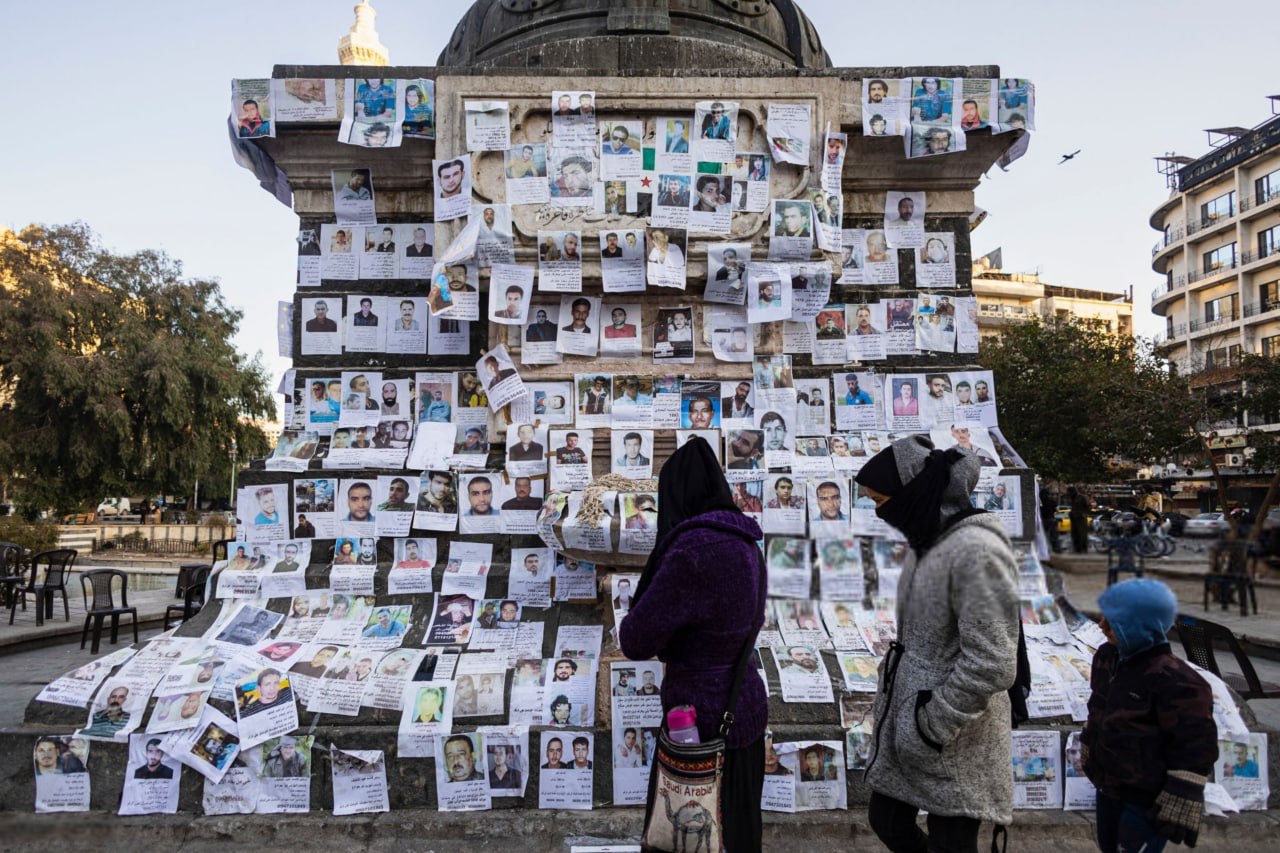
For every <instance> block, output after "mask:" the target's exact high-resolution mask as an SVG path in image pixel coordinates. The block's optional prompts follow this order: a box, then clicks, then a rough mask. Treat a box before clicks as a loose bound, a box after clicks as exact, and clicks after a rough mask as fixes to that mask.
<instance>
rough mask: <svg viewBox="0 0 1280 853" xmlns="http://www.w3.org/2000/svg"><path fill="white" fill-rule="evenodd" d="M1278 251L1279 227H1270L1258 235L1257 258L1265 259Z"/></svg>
mask: <svg viewBox="0 0 1280 853" xmlns="http://www.w3.org/2000/svg"><path fill="white" fill-rule="evenodd" d="M1278 250H1280V225H1272V226H1271V227H1270V228H1268V229H1267V230H1266V231H1263V232H1262V233H1261V234H1259V235H1258V257H1259V258H1267V257H1270V256H1271V255H1274V254H1275V253H1276V252H1277V251H1278Z"/></svg>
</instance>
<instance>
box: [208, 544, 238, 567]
mask: <svg viewBox="0 0 1280 853" xmlns="http://www.w3.org/2000/svg"><path fill="white" fill-rule="evenodd" d="M235 541H236V540H234V539H222V540H220V541H218V542H214V543H213V562H215V563H217V562H219V561H221V562H224V563H225V562H226V561H227V551H228V550H229V546H230V545H231V543H233V542H235Z"/></svg>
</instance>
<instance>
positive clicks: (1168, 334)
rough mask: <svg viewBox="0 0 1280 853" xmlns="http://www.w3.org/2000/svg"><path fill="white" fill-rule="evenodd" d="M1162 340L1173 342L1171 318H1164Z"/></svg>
mask: <svg viewBox="0 0 1280 853" xmlns="http://www.w3.org/2000/svg"><path fill="white" fill-rule="evenodd" d="M1164 338H1165V340H1167V341H1168V340H1173V318H1172V317H1165V318H1164Z"/></svg>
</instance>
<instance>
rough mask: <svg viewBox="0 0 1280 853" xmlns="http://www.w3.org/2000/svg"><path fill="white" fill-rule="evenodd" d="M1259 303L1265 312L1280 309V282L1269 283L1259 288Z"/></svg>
mask: <svg viewBox="0 0 1280 853" xmlns="http://www.w3.org/2000/svg"><path fill="white" fill-rule="evenodd" d="M1258 302H1259V303H1261V305H1262V310H1263V311H1270V310H1272V309H1274V308H1280V281H1269V282H1267V283H1266V284H1262V285H1259V286H1258Z"/></svg>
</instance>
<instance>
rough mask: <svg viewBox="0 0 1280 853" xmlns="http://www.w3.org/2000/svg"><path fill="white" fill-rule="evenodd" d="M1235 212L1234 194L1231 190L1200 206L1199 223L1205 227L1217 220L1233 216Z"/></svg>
mask: <svg viewBox="0 0 1280 853" xmlns="http://www.w3.org/2000/svg"><path fill="white" fill-rule="evenodd" d="M1235 212H1236V192H1235V190H1232V191H1231V192H1229V193H1224V194H1222V195H1220V196H1218V197H1217V198H1215V199H1212V200H1211V201H1206V202H1205V203H1204V204H1202V205H1200V221H1201V222H1203V223H1205V224H1206V225H1207V224H1208V223H1210V222H1214V221H1216V220H1218V219H1226V218H1227V217H1229V216H1234V215H1235Z"/></svg>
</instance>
